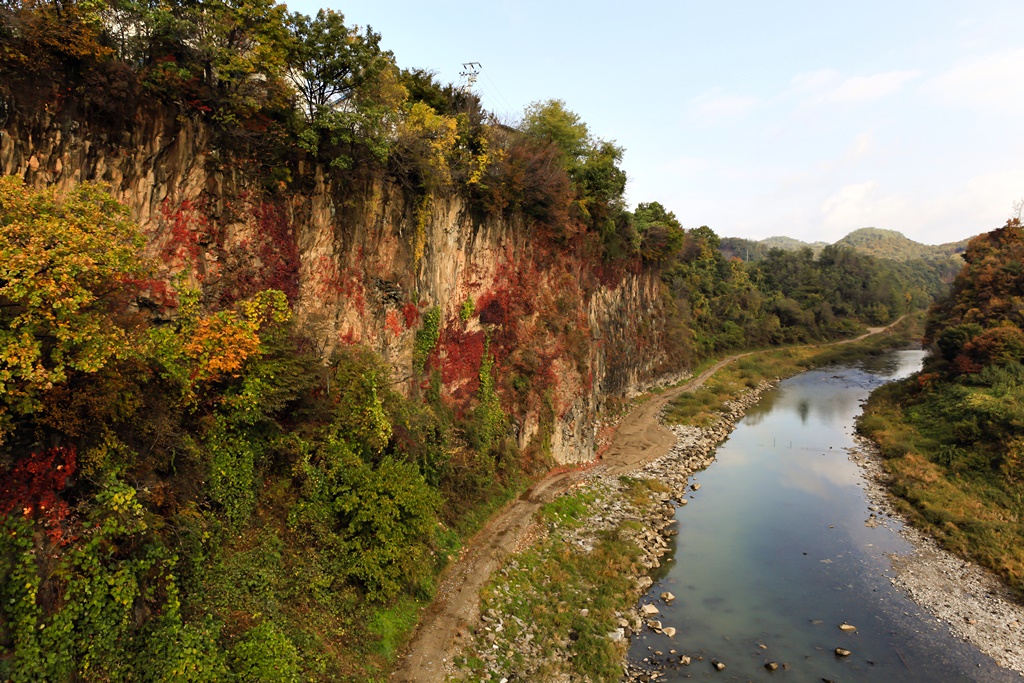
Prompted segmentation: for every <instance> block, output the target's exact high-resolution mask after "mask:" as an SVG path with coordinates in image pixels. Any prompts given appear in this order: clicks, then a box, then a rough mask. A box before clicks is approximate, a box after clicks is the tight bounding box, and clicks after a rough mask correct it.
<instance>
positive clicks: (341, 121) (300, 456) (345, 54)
mask: <svg viewBox="0 0 1024 683" xmlns="http://www.w3.org/2000/svg"><path fill="white" fill-rule="evenodd" d="M0 128H2V130H0V165H2V167H3V168H4V169H6V170H7V172H8V176H6V177H4V178H2V179H0V515H3V529H4V534H3V536H2V538H0V678H3V679H4V680H12V681H170V680H174V681H189V680H192V681H236V680H237V681H298V680H322V681H337V680H353V681H365V680H385V678H386V672H387V671H388V668H389V667H390V666H391V664H392V663H393V661H394V657H395V655H396V652H397V651H398V649H399V648H400V646H401V644H402V643H403V639H404V638H405V637H406V635H407V633H408V631H409V629H410V628H411V627H412V626H413V625H414V624H415V621H416V618H417V613H418V609H419V607H420V606H421V605H422V604H423V603H424V602H425V601H428V600H429V599H430V598H431V596H432V593H433V581H434V578H435V577H436V575H437V573H438V572H439V571H440V569H441V568H442V567H443V566H444V565H445V564H447V563H448V562H449V561H450V559H451V558H452V557H453V556H455V555H456V554H457V552H458V550H459V547H460V545H461V543H462V540H463V539H465V538H466V537H467V536H468V535H469V534H471V533H472V532H473V531H474V530H475V529H476V528H478V527H479V525H480V524H481V523H482V522H483V521H484V520H485V519H486V518H487V516H488V515H489V514H490V513H491V512H492V511H493V510H495V509H496V508H497V507H498V506H500V505H501V504H502V502H503V501H505V500H507V499H508V497H509V496H512V495H515V494H516V493H517V492H518V491H520V490H521V489H522V488H523V486H524V485H525V483H526V482H528V481H529V479H530V477H532V476H535V475H537V474H538V473H540V472H543V471H546V470H547V469H549V468H550V467H552V466H553V465H555V464H558V463H559V462H575V461H580V460H586V459H589V458H591V457H593V453H594V433H595V431H596V428H595V421H596V417H597V415H598V414H599V413H600V412H601V411H603V410H605V409H607V408H608V407H609V406H612V405H615V404H620V403H621V402H623V401H624V400H625V399H626V398H628V396H629V395H630V394H631V393H633V392H636V391H637V390H639V389H641V388H643V386H645V385H646V384H648V383H650V382H651V381H653V380H656V379H658V378H659V377H660V376H663V375H670V374H672V373H676V374H675V376H678V373H680V372H685V371H686V370H687V369H688V368H691V367H693V366H694V365H695V364H696V363H697V362H699V361H701V360H703V359H706V358H709V357H712V356H714V355H717V354H721V353H723V352H725V351H727V350H730V349H739V348H748V347H754V346H765V345H773V344H784V343H789V342H797V341H809V340H824V339H832V338H837V337H840V336H843V335H847V334H852V333H854V332H855V331H857V330H859V329H861V328H862V327H863V325H864V324H866V323H883V322H887V321H889V320H892V319H893V318H895V317H896V316H898V315H900V314H902V313H904V312H906V311H908V310H911V309H913V308H914V307H919V306H923V305H925V304H927V303H928V302H929V301H930V296H932V295H933V294H934V290H933V289H930V288H929V286H928V284H927V283H925V282H919V281H918V280H915V279H914V274H913V273H912V272H911V271H907V272H906V273H903V271H898V270H894V269H893V267H892V266H888V265H883V264H881V263H880V262H879V261H876V260H873V259H871V258H869V257H866V256H861V255H858V254H856V253H854V252H851V251H847V250H843V249H838V248H834V249H833V248H830V249H827V250H825V251H824V252H823V253H822V257H821V258H819V259H817V260H815V259H814V258H812V257H811V256H810V255H809V254H806V253H803V252H797V253H796V254H794V255H784V254H781V252H780V254H774V252H772V254H769V255H768V259H774V260H769V261H766V262H765V263H763V264H745V263H743V262H742V261H740V260H737V259H728V258H726V257H725V256H724V255H723V254H722V253H721V251H720V249H719V247H720V240H719V238H718V236H717V235H716V234H715V233H714V232H713V231H712V230H711V229H710V228H707V227H700V228H696V229H689V230H687V229H684V228H683V227H682V225H681V223H680V221H679V220H678V219H677V217H676V216H675V215H674V214H673V213H672V212H671V211H670V210H668V209H667V208H666V207H664V206H662V205H661V204H659V203H657V202H654V201H651V202H645V203H641V204H639V205H638V206H637V207H636V209H635V210H633V211H630V210H629V209H628V207H627V206H626V202H625V200H624V195H623V193H624V189H625V184H626V175H625V172H624V170H623V169H622V168H621V166H620V161H621V156H622V150H621V149H620V148H619V147H618V146H616V144H615V143H614V142H611V141H609V140H604V139H602V138H600V137H598V136H596V135H595V134H594V133H593V132H592V131H591V130H590V128H589V127H588V126H587V125H586V123H585V122H583V121H582V120H581V119H580V118H579V117H578V116H577V115H576V114H574V113H573V112H571V111H570V110H569V109H568V108H567V107H566V105H565V103H563V102H560V101H557V100H556V101H548V102H541V103H537V104H535V105H532V106H530V107H529V108H527V110H526V111H525V112H524V115H523V117H522V120H521V121H520V122H518V124H517V125H516V126H507V125H498V124H497V123H495V122H494V121H493V120H492V118H491V117H490V116H489V115H488V113H487V112H485V111H483V110H482V109H481V107H480V104H479V101H478V100H477V98H476V97H475V96H474V95H473V94H472V93H469V92H466V91H464V90H462V89H459V88H456V87H453V86H451V85H446V84H442V83H438V82H437V81H436V79H435V78H434V76H433V75H432V74H431V73H429V72H427V71H422V70H417V69H403V68H401V67H400V66H399V65H398V64H396V63H395V59H394V56H393V55H392V54H390V53H388V52H386V51H384V50H382V49H381V48H380V36H379V35H377V34H376V33H374V32H373V31H371V30H369V29H364V28H358V27H354V26H350V25H347V24H345V22H344V18H343V17H342V15H340V14H337V13H333V12H330V11H322V12H320V13H318V14H317V16H316V17H308V16H303V15H301V14H294V13H290V12H288V10H287V8H286V7H284V6H283V5H276V4H273V3H272V2H266V1H264V0H245V1H243V2H232V3H228V2H223V1H221V0H212V1H211V2H206V3H202V4H196V3H191V2H170V3H164V4H159V5H154V4H139V3H135V2H131V1H125V0H109V1H100V2H84V1H83V2H64V1H62V2H34V3H32V2H30V3H20V4H10V3H8V4H5V5H3V6H2V7H0ZM773 254H774V255H773ZM894 274H895V275H894Z"/></svg>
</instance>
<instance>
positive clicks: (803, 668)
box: [630, 351, 1020, 683]
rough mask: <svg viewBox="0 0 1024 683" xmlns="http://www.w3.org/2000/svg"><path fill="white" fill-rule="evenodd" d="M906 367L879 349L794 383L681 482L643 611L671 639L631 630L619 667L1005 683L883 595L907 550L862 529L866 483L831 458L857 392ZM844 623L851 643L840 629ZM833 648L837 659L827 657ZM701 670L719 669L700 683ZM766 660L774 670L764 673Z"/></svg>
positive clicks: (911, 609) (851, 467)
mask: <svg viewBox="0 0 1024 683" xmlns="http://www.w3.org/2000/svg"><path fill="white" fill-rule="evenodd" d="M922 357H923V354H922V352H920V351H895V352H892V353H889V354H886V355H884V356H881V357H875V358H870V359H866V360H864V361H862V362H858V363H854V364H851V365H843V366H833V367H829V368H825V369H822V370H816V371H811V372H807V373H804V374H802V375H799V376H797V377H793V378H791V379H788V380H785V381H784V382H782V383H781V384H780V386H779V387H778V388H777V389H775V390H774V391H772V392H769V393H767V394H765V396H764V398H763V399H762V400H761V402H760V403H758V404H757V405H756V406H753V407H752V408H750V409H749V410H748V411H747V415H746V417H745V418H744V419H743V420H741V421H740V423H739V424H738V425H737V427H736V430H735V431H734V432H733V433H732V435H731V436H730V437H729V439H728V440H727V441H726V442H725V443H723V444H722V445H721V446H720V447H719V449H718V453H717V457H718V460H717V461H716V462H715V463H714V464H712V465H711V467H709V468H708V469H707V470H705V471H703V472H699V473H697V474H696V475H695V476H694V480H695V481H697V482H699V483H700V485H701V488H700V490H699V491H696V492H691V493H689V494H688V497H689V498H690V501H689V504H688V505H687V506H686V507H685V508H679V509H677V511H676V519H677V520H678V526H677V527H676V528H678V530H679V535H678V536H676V537H675V546H676V547H675V548H674V550H673V552H672V553H671V554H670V555H666V556H665V558H663V564H662V569H661V570H660V571H659V573H658V575H656V576H655V584H654V586H653V587H652V588H651V589H650V591H649V592H648V595H647V597H646V598H645V600H644V602H654V603H655V604H656V605H657V606H658V607H659V608H660V609H661V610H662V612H661V615H660V616H657V617H655V618H656V619H659V620H661V621H662V622H663V624H664V625H665V626H673V627H675V628H676V629H677V633H676V635H675V636H674V637H673V638H668V637H666V636H665V635H663V634H657V633H653V632H651V631H647V630H645V631H644V633H643V634H641V635H639V636H636V637H634V639H633V642H632V644H631V648H630V658H631V660H633V661H634V662H640V661H641V660H642V659H643V658H645V657H647V658H650V659H652V660H656V661H658V662H664V660H666V659H667V658H670V657H671V658H672V659H674V660H676V661H678V660H677V657H678V655H683V654H686V655H690V656H691V657H692V658H693V662H692V663H691V664H690V665H689V666H679V667H678V668H675V669H674V668H673V667H672V666H671V665H670V666H668V668H662V667H660V666H659V667H657V668H658V669H659V670H662V671H663V672H664V673H663V677H662V678H660V679H659V680H668V681H679V680H686V679H695V678H696V679H699V678H705V677H706V678H709V679H713V680H716V681H723V682H724V681H767V680H773V679H777V680H786V681H815V682H820V681H822V680H831V681H836V683H840V682H845V681H928V682H932V681H1003V680H1006V681H1010V680H1020V679H1019V678H1018V677H1017V676H1016V674H1012V673H1011V672H1008V671H1006V670H1005V669H1001V668H999V667H998V666H996V664H995V663H994V662H993V661H992V660H991V659H990V658H988V657H986V656H985V655H982V654H981V653H980V652H979V651H978V650H976V649H975V648H974V647H973V646H970V645H968V644H966V643H964V642H963V641H960V640H958V639H956V638H954V637H953V636H952V635H950V634H949V632H948V630H947V629H946V627H945V626H944V625H943V624H942V623H941V622H938V621H937V620H936V619H935V618H934V617H931V616H929V615H928V614H927V613H926V612H925V611H924V610H923V609H922V608H920V607H919V606H917V605H916V604H915V603H914V602H912V601H911V600H910V598H909V597H907V596H906V594H905V593H903V592H902V591H900V590H899V589H897V588H894V587H893V586H892V585H891V584H890V577H891V576H892V575H893V571H892V568H891V564H890V560H889V557H888V555H889V554H890V553H897V554H905V553H908V552H910V550H911V546H910V544H909V543H908V542H906V541H905V540H904V539H903V538H902V537H900V536H898V535H897V534H896V533H895V531H894V530H896V529H898V527H899V524H898V523H897V522H895V521H892V520H889V521H886V523H885V524H882V525H878V526H868V525H867V524H866V522H868V521H869V520H870V519H871V513H872V511H871V510H869V506H870V505H871V503H870V501H869V500H868V499H867V497H866V494H865V488H866V483H865V480H864V477H863V475H862V473H861V470H860V468H859V467H858V466H857V465H856V464H855V463H853V462H851V461H850V460H849V459H848V453H847V451H846V450H845V449H846V448H849V447H852V446H854V440H853V438H852V434H853V421H854V418H855V416H856V415H857V414H858V413H859V412H860V402H861V401H863V400H864V399H865V398H866V397H867V395H868V393H870V391H871V390H872V389H874V388H875V387H877V386H879V385H881V384H883V383H884V382H886V381H889V380H891V379H895V378H898V377H903V376H906V375H907V374H910V373H911V372H914V371H915V370H917V369H918V367H919V366H920V363H921V359H922ZM669 558H671V559H669ZM666 560H668V561H667V562H666ZM664 591H670V592H671V593H673V594H675V596H676V600H675V601H674V602H673V603H672V604H671V605H665V604H664V603H663V602H662V601H661V600H660V599H658V596H659V595H660V594H661V593H662V592H664ZM844 622H845V623H849V624H853V625H855V626H856V627H857V630H856V631H855V632H844V631H841V630H840V629H839V628H838V625H839V624H841V623H844ZM761 645H764V646H765V647H764V648H762V647H761ZM837 647H841V648H844V649H847V650H850V651H851V652H852V654H851V655H850V656H849V657H846V658H840V657H837V656H836V655H835V654H834V651H835V649H836V648H837ZM672 649H675V650H677V655H675V656H671V655H669V652H670V650H672ZM654 651H661V652H662V653H663V654H662V655H661V656H658V655H655V654H654ZM697 657H703V661H698V660H697ZM712 659H715V660H719V661H721V662H723V663H724V664H725V665H726V668H725V669H724V670H723V671H721V672H717V671H715V670H714V669H713V668H712V664H711V660H712ZM769 661H771V662H777V663H778V664H779V670H778V671H775V672H768V671H767V670H766V669H765V668H764V664H765V663H766V662H769ZM783 665H786V666H787V667H788V668H783Z"/></svg>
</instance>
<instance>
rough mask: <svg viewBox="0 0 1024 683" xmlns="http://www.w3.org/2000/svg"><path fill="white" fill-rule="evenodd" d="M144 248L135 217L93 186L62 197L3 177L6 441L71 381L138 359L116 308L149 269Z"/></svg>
mask: <svg viewBox="0 0 1024 683" xmlns="http://www.w3.org/2000/svg"><path fill="white" fill-rule="evenodd" d="M141 246H142V237H141V235H140V234H139V232H138V230H137V228H136V227H135V225H134V224H133V223H132V222H131V221H130V220H129V219H128V210H127V209H126V208H125V207H124V206H122V205H121V204H119V203H117V201H115V200H114V199H113V198H112V197H111V196H110V195H109V194H107V193H105V192H103V191H102V190H100V189H99V188H97V187H95V186H93V185H80V186H79V187H77V188H75V189H74V190H73V191H71V192H69V193H68V194H66V195H59V194H57V193H56V191H55V190H43V191H34V190H31V189H30V188H27V187H25V185H24V184H23V182H22V180H21V179H20V178H17V177H13V176H11V177H6V178H0V441H2V440H3V437H4V434H5V433H6V432H7V431H8V430H9V428H10V423H11V420H12V418H13V417H15V416H17V415H24V414H28V413H32V412H34V411H35V410H36V409H37V408H38V407H39V401H40V397H41V395H42V393H43V392H45V391H46V390H48V389H50V388H51V387H53V386H54V385H55V384H60V383H62V382H64V381H66V380H67V378H68V375H69V374H70V373H73V372H85V373H93V372H97V371H98V370H100V369H102V368H103V367H104V366H105V365H106V364H107V363H109V362H110V361H111V360H112V359H116V358H127V357H128V356H130V355H131V354H133V353H135V344H134V340H133V338H132V334H131V332H130V331H129V330H128V329H126V327H124V326H123V325H121V324H119V321H118V317H119V315H120V314H121V313H123V312H124V310H125V306H124V303H125V302H124V301H123V300H122V301H121V302H120V303H118V302H117V301H116V300H117V297H118V295H119V294H123V292H124V290H125V287H126V283H128V282H130V281H132V280H133V279H135V278H137V277H139V276H141V275H143V274H144V273H145V271H147V270H148V265H147V264H146V262H145V261H143V260H141V259H140V258H139V255H138V252H139V249H140V247H141Z"/></svg>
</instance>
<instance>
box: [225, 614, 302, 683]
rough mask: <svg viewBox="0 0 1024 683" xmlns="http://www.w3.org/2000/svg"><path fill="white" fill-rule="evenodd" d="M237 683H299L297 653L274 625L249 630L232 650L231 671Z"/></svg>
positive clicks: (268, 624)
mask: <svg viewBox="0 0 1024 683" xmlns="http://www.w3.org/2000/svg"><path fill="white" fill-rule="evenodd" d="M231 668H232V669H233V670H234V672H235V676H236V677H237V678H236V680H237V681H239V683H299V682H300V681H301V680H302V677H301V675H300V673H301V668H300V666H299V651H298V650H297V649H295V645H294V644H293V643H292V641H291V640H289V639H288V636H286V635H285V634H284V633H282V632H281V630H280V629H278V628H277V627H276V626H274V624H272V623H271V622H268V621H265V622H263V623H262V624H260V625H259V626H256V627H254V628H251V629H249V630H248V631H246V633H245V635H243V636H242V638H241V639H240V640H239V642H238V644H237V645H235V648H234V662H233V663H232V667H231Z"/></svg>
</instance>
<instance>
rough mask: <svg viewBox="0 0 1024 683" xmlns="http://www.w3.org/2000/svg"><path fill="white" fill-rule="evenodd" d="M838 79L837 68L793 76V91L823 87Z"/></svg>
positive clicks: (807, 90)
mask: <svg viewBox="0 0 1024 683" xmlns="http://www.w3.org/2000/svg"><path fill="white" fill-rule="evenodd" d="M838 79H839V72H838V71H836V70H835V69H818V70H816V71H808V72H805V73H802V74H797V75H796V76H793V78H792V79H790V84H791V85H792V90H793V92H798V93H805V92H809V91H812V90H818V89H820V88H823V87H825V86H826V85H828V84H829V83H834V82H835V81H836V80H838Z"/></svg>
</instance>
